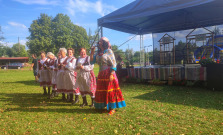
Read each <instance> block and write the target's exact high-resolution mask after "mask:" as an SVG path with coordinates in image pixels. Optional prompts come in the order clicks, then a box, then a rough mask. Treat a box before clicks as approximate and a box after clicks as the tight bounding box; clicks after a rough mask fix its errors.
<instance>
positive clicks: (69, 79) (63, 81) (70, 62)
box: [57, 57, 80, 102]
mask: <svg viewBox="0 0 223 135" xmlns="http://www.w3.org/2000/svg"><path fill="white" fill-rule="evenodd" d="M58 64H63V65H65V67H59V71H58V73H57V92H58V93H66V94H68V95H69V96H70V97H69V98H70V101H71V102H72V101H73V94H75V102H78V101H79V98H78V95H80V91H79V88H76V87H75V83H76V76H77V73H76V72H75V71H74V69H75V65H76V58H75V57H70V58H69V57H65V58H61V59H59V61H58Z"/></svg>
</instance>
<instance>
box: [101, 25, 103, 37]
mask: <svg viewBox="0 0 223 135" xmlns="http://www.w3.org/2000/svg"><path fill="white" fill-rule="evenodd" d="M101 37H103V27H102V26H101Z"/></svg>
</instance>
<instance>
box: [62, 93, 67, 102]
mask: <svg viewBox="0 0 223 135" xmlns="http://www.w3.org/2000/svg"><path fill="white" fill-rule="evenodd" d="M62 100H63V101H65V100H66V97H65V93H62Z"/></svg>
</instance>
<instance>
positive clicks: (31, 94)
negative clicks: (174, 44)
mask: <svg viewBox="0 0 223 135" xmlns="http://www.w3.org/2000/svg"><path fill="white" fill-rule="evenodd" d="M95 72H98V66H97V65H96V66H95ZM95 74H97V73H95ZM0 89H1V90H0V121H1V122H0V131H1V133H0V134H219V135H220V134H223V119H222V118H223V111H222V110H223V98H222V97H223V92H217V91H216V92H213V91H208V90H204V89H199V88H189V87H175V86H172V87H170V86H151V85H144V84H121V89H122V91H123V94H124V98H125V101H126V104H127V107H125V108H121V109H117V113H115V114H114V115H113V116H108V115H107V114H101V113H99V112H97V111H96V110H95V109H91V108H89V107H84V108H80V107H79V105H80V104H81V103H82V101H81V103H79V104H78V105H75V106H71V104H70V103H65V102H62V100H61V95H60V96H59V97H57V98H54V99H51V100H50V99H47V97H44V96H42V92H43V91H42V88H41V87H39V84H36V83H35V82H34V77H33V73H32V71H29V69H27V70H25V69H24V70H0ZM88 102H89V103H90V97H89V96H88Z"/></svg>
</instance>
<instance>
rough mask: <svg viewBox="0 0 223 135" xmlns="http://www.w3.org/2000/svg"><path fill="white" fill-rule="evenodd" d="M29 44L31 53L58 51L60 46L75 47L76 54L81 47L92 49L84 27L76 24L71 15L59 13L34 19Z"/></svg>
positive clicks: (30, 29) (42, 15)
mask: <svg viewBox="0 0 223 135" xmlns="http://www.w3.org/2000/svg"><path fill="white" fill-rule="evenodd" d="M29 31H30V36H29V37H28V40H29V41H28V42H27V46H28V47H29V49H30V52H31V53H39V52H40V51H42V50H44V51H46V52H49V51H51V52H53V53H57V52H58V50H59V48H61V47H65V48H73V49H75V55H76V56H78V55H79V52H78V51H79V49H80V48H82V47H84V48H86V49H90V46H89V43H88V35H87V32H86V30H85V29H84V28H82V27H80V26H77V25H74V24H73V23H72V22H71V20H70V18H69V16H67V15H64V14H57V15H56V16H55V17H54V18H52V17H49V16H48V15H46V14H41V15H40V18H38V19H37V20H34V21H33V23H32V24H31V26H30V28H29Z"/></svg>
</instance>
